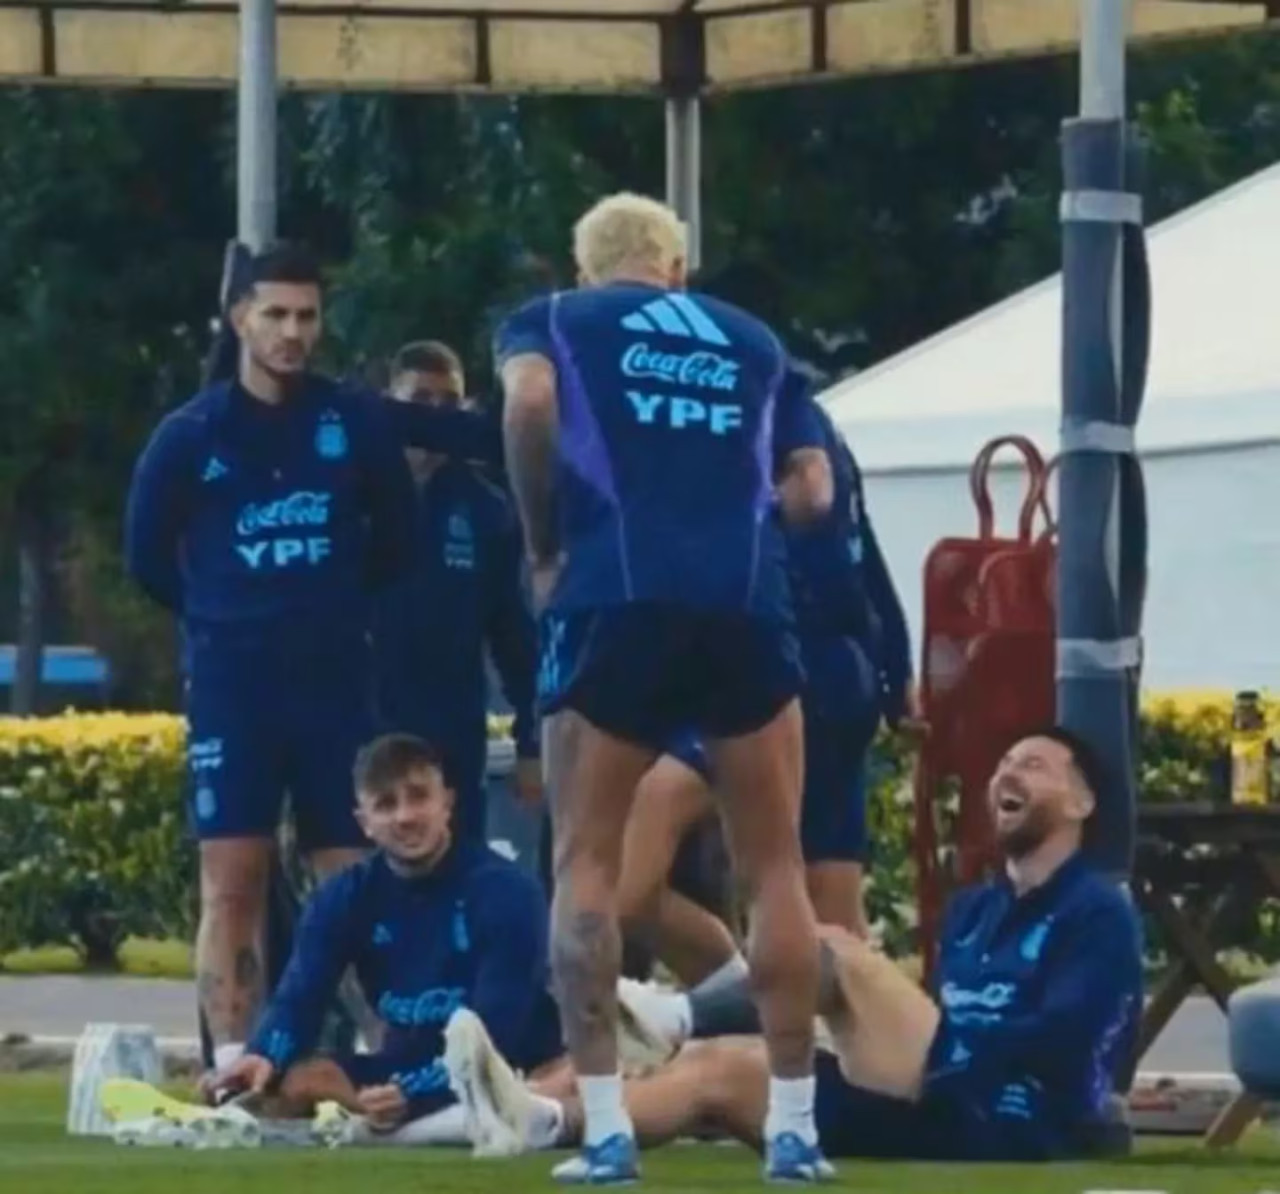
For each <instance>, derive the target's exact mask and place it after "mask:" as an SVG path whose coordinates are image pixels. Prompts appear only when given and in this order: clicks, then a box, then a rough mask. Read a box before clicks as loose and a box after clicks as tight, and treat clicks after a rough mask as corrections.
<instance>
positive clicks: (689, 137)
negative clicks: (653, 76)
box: [667, 95, 702, 270]
mask: <svg viewBox="0 0 1280 1194" xmlns="http://www.w3.org/2000/svg"><path fill="white" fill-rule="evenodd" d="M667 203H668V204H669V205H670V206H671V207H672V208H673V209H674V210H675V213H676V214H677V215H678V216H679V217H680V218H681V219H682V220H683V221H684V222H685V226H686V228H687V229H688V240H689V269H690V270H696V269H697V268H698V266H699V264H700V263H701V261H702V108H701V104H700V103H699V100H698V97H697V96H696V95H692V96H673V97H672V98H670V99H668V100H667Z"/></svg>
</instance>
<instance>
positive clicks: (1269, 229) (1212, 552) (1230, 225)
mask: <svg viewBox="0 0 1280 1194" xmlns="http://www.w3.org/2000/svg"><path fill="white" fill-rule="evenodd" d="M1148 245H1149V253H1150V259H1151V277H1152V296H1153V297H1152V347H1151V364H1150V369H1149V373H1148V384H1147V391H1146V400H1145V404H1144V407H1143V413H1142V418H1141V421H1140V423H1139V425H1138V442H1139V448H1140V450H1141V452H1142V454H1143V458H1144V468H1145V472H1146V478H1147V494H1148V503H1149V520H1150V530H1151V542H1150V556H1149V560H1150V585H1149V589H1148V597H1147V607H1146V628H1145V636H1146V640H1147V655H1146V659H1147V665H1146V669H1145V680H1146V682H1147V683H1148V684H1149V685H1151V686H1153V687H1157V688H1175V687H1176V688H1183V687H1200V686H1215V687H1217V686H1231V687H1250V686H1260V685H1261V686H1268V687H1275V688H1280V319H1278V318H1277V315H1276V313H1275V304H1274V303H1273V302H1272V301H1271V300H1272V299H1274V298H1275V297H1276V296H1277V295H1278V294H1280V166H1275V167H1272V168H1271V169H1269V170H1266V171H1264V172H1262V173H1261V174H1258V175H1256V176H1254V177H1253V178H1250V179H1248V180H1246V181H1245V182H1243V183H1240V184H1239V185H1238V186H1235V187H1233V188H1231V189H1229V190H1227V191H1224V192H1223V193H1222V194H1220V195H1217V196H1214V197H1213V198H1212V199H1209V200H1208V201H1206V202H1204V203H1201V204H1199V205H1198V206H1196V207H1193V208H1191V209H1189V210H1188V211H1185V212H1183V213H1181V214H1180V215H1178V216H1176V217H1175V218H1173V219H1170V220H1167V221H1165V222H1164V223H1163V224H1160V225H1158V226H1157V227H1155V228H1154V229H1152V230H1151V232H1150V233H1149V239H1148ZM1061 320H1062V287H1061V278H1060V277H1059V276H1055V277H1053V278H1051V279H1049V280H1047V281H1045V282H1042V283H1040V284H1039V285H1037V286H1033V287H1031V288H1030V289H1028V290H1025V291H1023V292H1022V293H1020V294H1017V295H1015V296H1013V297H1012V298H1010V299H1008V300H1006V301H1005V302H1003V303H1000V304H999V305H997V306H995V307H993V308H991V309H990V310H988V311H984V312H982V313H981V314H979V315H977V316H975V317H973V318H972V319H969V320H967V321H965V322H964V323H961V324H959V325H957V326H956V327H954V328H951V329H950V330H948V331H946V332H943V333H942V334H940V335H938V336H935V337H933V338H932V339H930V340H927V341H925V342H924V343H923V344H920V345H918V346H917V347H915V348H913V349H911V350H909V351H907V352H905V353H902V354H901V355H899V356H897V357H894V358H893V359H891V360H889V361H886V362H884V363H882V364H880V365H878V366H876V367H875V368H874V369H870V370H868V371H866V372H865V373H861V374H859V375H857V376H856V377H853V378H850V379H847V380H845V381H843V382H840V383H838V384H837V385H835V386H833V387H832V388H830V389H829V390H827V391H826V392H825V393H824V394H823V395H822V396H821V401H822V402H823V404H824V405H826V406H827V408H828V409H829V410H830V412H831V414H832V416H833V418H834V419H835V421H836V423H837V424H838V425H839V426H840V428H841V429H842V430H843V431H844V432H845V433H846V435H847V436H848V438H849V442H850V443H851V444H852V445H853V448H854V451H855V453H856V455H857V456H858V459H859V461H860V463H861V464H862V467H863V470H864V472H865V473H866V474H867V490H868V504H869V507H870V512H871V516H872V518H873V520H874V522H875V525H876V529H877V532H878V534H879V537H880V540H881V544H882V546H883V547H884V549H885V553H886V555H887V556H888V559H889V563H890V566H891V568H892V570H893V572H894V576H895V578H896V579H897V581H898V586H899V589H900V591H901V592H902V595H903V599H904V602H905V603H906V605H907V607H908V615H909V617H910V619H911V623H912V629H913V632H914V633H915V635H916V641H917V643H918V641H919V640H918V636H919V631H920V622H921V618H920V604H921V592H920V589H921V586H920V570H921V566H922V564H923V561H924V556H925V554H926V552H927V551H928V549H929V547H930V546H931V545H932V544H933V543H934V542H935V541H936V540H938V539H939V538H942V537H943V536H946V535H957V534H959V535H963V534H969V533H972V529H973V527H974V525H975V518H974V515H973V514H972V513H970V510H971V506H970V503H969V498H968V490H967V481H966V473H967V470H968V467H969V463H970V461H971V460H972V459H973V457H974V455H975V453H976V452H977V451H978V449H979V448H981V446H982V445H983V444H984V443H985V442H986V441H987V440H988V439H990V438H992V437H993V436H996V435H1001V434H1007V433H1011V432H1018V433H1021V434H1024V435H1028V436H1030V437H1031V438H1032V439H1033V440H1035V441H1036V442H1037V444H1039V446H1040V447H1041V449H1042V450H1043V451H1044V453H1045V455H1046V456H1048V455H1051V454H1052V453H1053V452H1055V451H1056V448H1057V437H1058V420H1059V411H1060V405H1061V380H1060V369H1061V345H1062V332H1061ZM1018 484H1019V482H1018V479H1017V478H1016V477H1014V476H1012V475H1010V474H1009V473H1007V472H1005V473H1002V474H1001V475H999V476H998V477H996V478H995V479H994V481H993V492H994V493H995V494H996V495H997V508H998V509H1001V510H1002V511H1003V514H1004V521H1005V525H1010V511H1011V510H1012V508H1013V503H1014V502H1015V501H1016V498H1017V492H1018Z"/></svg>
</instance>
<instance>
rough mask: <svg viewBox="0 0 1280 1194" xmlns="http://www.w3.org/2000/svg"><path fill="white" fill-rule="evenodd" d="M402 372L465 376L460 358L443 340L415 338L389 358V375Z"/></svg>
mask: <svg viewBox="0 0 1280 1194" xmlns="http://www.w3.org/2000/svg"><path fill="white" fill-rule="evenodd" d="M402 373H456V374H457V375H458V376H459V377H460V378H465V377H466V370H465V369H464V368H463V367H462V358H461V357H460V356H459V355H458V354H457V352H456V351H454V349H452V348H450V347H449V345H447V344H446V343H445V342H444V341H443V340H415V341H413V343H412V344H406V345H404V346H403V347H402V348H401V349H400V350H399V351H398V352H397V353H396V355H395V356H394V357H392V358H391V376H392V377H393V378H395V377H399V376H400V375H401V374H402Z"/></svg>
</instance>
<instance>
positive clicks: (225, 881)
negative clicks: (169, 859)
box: [196, 838, 271, 1045]
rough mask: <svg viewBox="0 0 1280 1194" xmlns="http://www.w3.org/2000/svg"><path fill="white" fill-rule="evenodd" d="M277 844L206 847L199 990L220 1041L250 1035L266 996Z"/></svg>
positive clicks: (239, 1039)
mask: <svg viewBox="0 0 1280 1194" xmlns="http://www.w3.org/2000/svg"><path fill="white" fill-rule="evenodd" d="M270 860H271V843H270V842H269V841H266V840H262V841H259V840H255V839H242V838H234V839H231V838H228V839H224V840H219V841H208V842H203V843H201V846H200V929H199V932H198V933H197V935H196V989H197V991H198V993H199V997H200V1005H201V1007H202V1008H203V1009H204V1014H205V1018H206V1019H207V1020H208V1023H209V1031H210V1033H211V1034H212V1036H213V1041H214V1044H215V1045H226V1044H233V1043H239V1042H242V1041H244V1040H245V1039H246V1037H247V1036H248V1034H249V1030H250V1028H251V1026H252V1024H253V1019H254V1017H255V1016H256V1015H257V1013H258V1009H259V1007H260V1006H261V1003H262V997H263V986H264V984H263V966H262V937H263V928H264V921H265V911H266V896H267V875H268V872H269V865H270Z"/></svg>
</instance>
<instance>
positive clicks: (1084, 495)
mask: <svg viewBox="0 0 1280 1194" xmlns="http://www.w3.org/2000/svg"><path fill="white" fill-rule="evenodd" d="M1128 16H1129V0H1081V7H1080V17H1081V26H1080V116H1079V118H1078V119H1076V120H1070V121H1067V122H1066V124H1065V126H1064V129H1063V138H1062V162H1063V176H1064V194H1063V197H1062V219H1063V233H1062V282H1063V285H1062V290H1063V323H1062V333H1063V335H1062V437H1061V452H1062V465H1061V472H1060V475H1059V517H1058V555H1059V567H1058V602H1057V619H1058V627H1057V632H1058V650H1057V659H1058V663H1057V672H1058V717H1059V720H1060V721H1061V722H1062V724H1064V725H1065V726H1066V727H1067V728H1068V729H1070V730H1073V731H1074V732H1075V733H1076V734H1078V735H1079V736H1080V737H1081V738H1083V739H1084V740H1085V741H1086V742H1088V743H1089V745H1090V746H1091V748H1092V749H1093V751H1094V752H1095V753H1096V754H1097V756H1098V758H1099V762H1100V764H1101V765H1102V767H1103V770H1104V772H1105V774H1106V785H1105V790H1104V791H1102V792H1099V793H1098V809H1097V812H1096V814H1095V833H1094V836H1093V840H1092V842H1091V845H1092V848H1093V852H1094V855H1095V858H1096V860H1097V861H1098V862H1099V863H1100V864H1101V865H1102V866H1103V867H1104V868H1105V869H1106V870H1107V871H1109V872H1111V873H1113V874H1115V875H1117V876H1118V877H1123V876H1125V875H1127V874H1128V872H1129V870H1130V866H1131V861H1132V852H1133V842H1134V830H1135V819H1136V778H1137V777H1136V761H1135V754H1136V730H1137V727H1136V724H1135V723H1134V716H1133V692H1134V687H1135V685H1136V682H1137V674H1138V664H1139V657H1140V650H1139V645H1138V644H1139V639H1138V634H1139V627H1138V626H1137V625H1134V624H1133V623H1134V621H1135V618H1134V613H1133V611H1134V609H1135V608H1137V610H1138V617H1139V618H1140V605H1141V602H1140V597H1139V598H1138V600H1137V606H1136V607H1135V604H1134V594H1133V593H1132V592H1129V591H1127V589H1126V585H1125V584H1123V583H1122V578H1127V577H1131V576H1132V575H1133V574H1134V573H1133V569H1131V568H1123V567H1122V564H1123V563H1126V562H1127V561H1128V558H1129V556H1131V555H1132V554H1133V553H1134V552H1141V551H1143V548H1142V547H1141V544H1142V542H1143V541H1144V535H1145V530H1144V529H1143V528H1141V527H1139V526H1136V525H1134V523H1135V520H1136V519H1137V518H1138V517H1139V516H1138V514H1137V511H1138V509H1139V508H1140V505H1141V503H1140V501H1137V502H1135V501H1133V500H1132V494H1133V487H1134V486H1135V485H1136V486H1137V487H1138V488H1139V489H1140V486H1141V473H1140V469H1138V467H1137V461H1136V455H1135V448H1134V440H1133V428H1134V425H1135V423H1136V421H1137V413H1138V409H1139V407H1140V404H1141V389H1142V376H1141V373H1142V370H1145V339H1144V336H1145V327H1146V312H1145V311H1142V312H1139V311H1137V310H1136V308H1135V307H1134V305H1133V304H1130V306H1129V307H1126V298H1127V296H1126V289H1125V275H1124V256H1125V238H1126V235H1132V234H1133V233H1132V226H1135V225H1136V226H1137V229H1139V230H1140V227H1141V203H1140V200H1139V199H1138V197H1137V196H1136V195H1133V194H1131V193H1129V188H1128V185H1127V183H1128V179H1127V177H1126V147H1127V129H1126V124H1125V115H1126V113H1125V40H1126V33H1127V29H1128ZM1126 229H1130V230H1131V231H1130V232H1128V233H1127V232H1126ZM1138 235H1139V236H1140V231H1138ZM1130 338H1132V340H1133V342H1134V344H1135V345H1141V346H1142V347H1141V348H1139V349H1137V350H1136V353H1135V356H1136V355H1142V356H1143V358H1144V359H1143V361H1142V363H1141V364H1142V370H1139V371H1134V370H1129V369H1126V367H1125V365H1126V361H1125V356H1126V340H1127V339H1130ZM1135 379H1136V380H1135ZM1126 497H1128V498H1129V500H1126ZM1139 497H1140V494H1139ZM1141 564H1142V565H1143V566H1144V565H1145V561H1142V562H1141Z"/></svg>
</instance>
